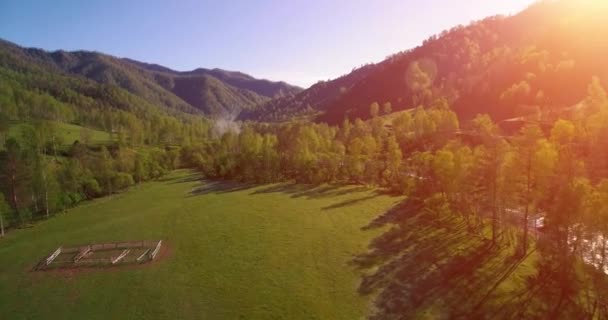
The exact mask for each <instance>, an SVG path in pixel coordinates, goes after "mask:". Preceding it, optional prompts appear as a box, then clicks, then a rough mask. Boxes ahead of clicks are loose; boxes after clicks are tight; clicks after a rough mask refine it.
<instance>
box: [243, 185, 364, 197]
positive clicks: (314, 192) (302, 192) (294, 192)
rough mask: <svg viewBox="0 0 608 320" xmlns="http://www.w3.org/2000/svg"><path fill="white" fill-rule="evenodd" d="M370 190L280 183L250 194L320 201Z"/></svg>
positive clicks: (340, 186)
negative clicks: (286, 195)
mask: <svg viewBox="0 0 608 320" xmlns="http://www.w3.org/2000/svg"><path fill="white" fill-rule="evenodd" d="M369 190H371V189H370V188H368V187H365V186H357V185H355V186H353V185H344V184H330V185H312V184H298V183H281V184H274V185H270V186H267V187H264V188H262V189H258V190H256V191H254V192H252V193H251V194H252V195H255V194H265V193H276V192H280V193H284V194H288V195H290V196H291V198H306V199H321V198H331V197H339V196H343V195H347V194H351V193H356V192H365V191H369Z"/></svg>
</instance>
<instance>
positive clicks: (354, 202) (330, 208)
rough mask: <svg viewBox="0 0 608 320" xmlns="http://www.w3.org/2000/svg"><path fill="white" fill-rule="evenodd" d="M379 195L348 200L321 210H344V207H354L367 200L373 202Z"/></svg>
mask: <svg viewBox="0 0 608 320" xmlns="http://www.w3.org/2000/svg"><path fill="white" fill-rule="evenodd" d="M379 195H380V194H379V193H374V194H372V195H370V196H365V197H361V198H356V199H350V200H346V201H342V202H338V203H336V204H332V205H330V206H327V207H323V208H321V209H322V210H333V209H340V208H344V207H348V206H352V205H355V204H357V203H360V202H363V201H367V200H371V199H373V198H376V197H377V196H379Z"/></svg>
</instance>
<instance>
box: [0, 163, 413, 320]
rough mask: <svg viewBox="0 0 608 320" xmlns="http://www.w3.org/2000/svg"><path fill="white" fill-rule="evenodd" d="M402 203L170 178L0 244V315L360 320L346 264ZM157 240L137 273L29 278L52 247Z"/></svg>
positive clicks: (364, 305) (340, 191) (183, 175)
mask: <svg viewBox="0 0 608 320" xmlns="http://www.w3.org/2000/svg"><path fill="white" fill-rule="evenodd" d="M400 200H401V198H396V197H390V196H386V195H381V194H377V193H376V192H374V191H370V190H366V189H364V188H361V187H356V186H349V187H332V186H321V187H317V188H309V187H306V186H299V185H285V184H279V185H267V186H258V187H248V186H243V185H239V184H230V183H206V184H201V183H200V182H199V181H197V180H196V176H195V175H192V174H191V173H189V172H186V171H179V172H176V173H173V174H172V175H170V176H169V177H167V178H166V179H165V180H164V181H159V182H153V183H148V184H144V185H142V186H140V187H137V188H135V189H133V190H132V191H129V192H127V193H125V194H122V195H119V196H115V197H114V198H111V199H100V200H96V201H94V202H91V203H87V204H85V205H82V206H80V207H77V208H75V209H73V210H70V211H69V212H68V213H67V214H62V215H60V216H58V217H55V218H53V219H50V220H47V221H44V222H41V223H39V224H37V225H36V226H35V227H33V228H29V229H24V230H17V231H13V232H11V233H10V234H9V235H8V237H7V238H6V239H4V240H1V241H0V297H2V299H0V314H2V315H10V317H9V318H10V319H49V318H54V319H83V318H86V319H124V318H131V319H135V318H136V319H169V318H171V319H240V318H242V319H268V318H272V319H280V318H284V319H359V318H363V317H365V315H366V314H367V313H368V306H369V298H368V297H366V296H362V295H360V294H358V292H357V287H358V285H359V282H360V280H361V276H362V274H361V272H360V271H358V270H357V269H356V267H354V266H353V265H352V263H351V262H352V258H353V257H354V256H356V255H358V254H362V253H363V252H365V251H366V247H367V245H368V243H369V242H370V241H371V239H373V238H374V237H377V236H379V235H380V234H381V233H382V232H383V231H385V228H379V229H375V230H369V231H363V230H362V227H364V226H366V225H367V224H368V223H369V222H370V221H371V220H373V218H374V217H376V216H378V215H381V214H382V213H384V212H386V211H387V210H388V209H389V208H391V207H393V206H394V205H395V204H396V203H397V202H399V201H400ZM139 239H164V240H165V241H166V243H167V244H168V245H169V246H170V248H171V253H170V257H168V258H167V259H165V260H163V261H160V262H159V263H157V264H152V265H150V266H147V267H143V268H125V269H112V270H90V271H87V272H82V273H78V274H74V275H66V274H59V273H40V272H36V273H34V272H29V271H28V269H29V268H31V267H32V266H33V265H34V264H35V263H36V262H38V261H39V259H40V258H41V257H43V256H44V255H46V254H48V253H49V252H52V251H53V250H54V248H56V247H57V246H59V245H77V244H83V243H85V244H86V243H89V242H111V241H128V240H139Z"/></svg>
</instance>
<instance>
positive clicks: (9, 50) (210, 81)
mask: <svg viewBox="0 0 608 320" xmlns="http://www.w3.org/2000/svg"><path fill="white" fill-rule="evenodd" d="M0 55H1V56H2V59H3V66H4V67H5V68H7V69H9V70H12V71H15V70H16V69H15V68H20V67H23V66H27V68H30V69H31V68H36V69H41V70H44V71H46V72H50V73H60V74H64V75H66V76H75V77H79V78H82V77H84V78H87V79H90V80H93V81H95V82H97V83H99V84H104V85H110V86H115V87H118V88H122V89H125V90H126V91H128V92H129V93H131V94H133V95H136V96H137V97H139V98H141V99H143V100H146V102H148V103H150V104H154V105H157V106H162V107H166V108H168V109H175V110H178V111H182V112H187V113H200V112H201V111H202V113H203V114H205V115H208V116H217V115H224V114H234V113H236V114H238V113H239V112H240V111H241V110H244V109H247V110H248V109H253V108H255V107H256V106H257V105H260V104H262V103H264V102H266V101H268V100H270V99H271V98H274V97H281V96H285V95H291V94H294V93H297V92H299V91H300V90H301V89H300V88H297V87H294V86H290V85H288V84H286V83H284V82H271V81H268V80H258V79H255V78H253V77H251V76H248V75H245V74H243V73H239V72H230V71H224V70H219V69H213V70H206V69H196V70H194V71H190V72H178V71H174V70H171V69H168V68H165V67H162V66H158V65H151V64H146V63H142V62H138V61H134V60H130V59H119V58H116V57H113V56H109V55H105V54H102V53H97V52H88V51H75V52H67V51H61V50H60V51H55V52H46V51H44V50H40V49H33V48H21V47H19V46H17V45H14V44H12V43H9V42H6V41H0Z"/></svg>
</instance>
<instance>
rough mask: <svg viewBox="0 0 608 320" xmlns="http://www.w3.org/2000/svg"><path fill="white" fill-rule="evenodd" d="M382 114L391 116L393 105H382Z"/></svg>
mask: <svg viewBox="0 0 608 320" xmlns="http://www.w3.org/2000/svg"><path fill="white" fill-rule="evenodd" d="M382 112H383V113H384V114H389V113H391V112H393V105H392V104H391V103H390V102H385V103H384V104H383V105H382Z"/></svg>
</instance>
